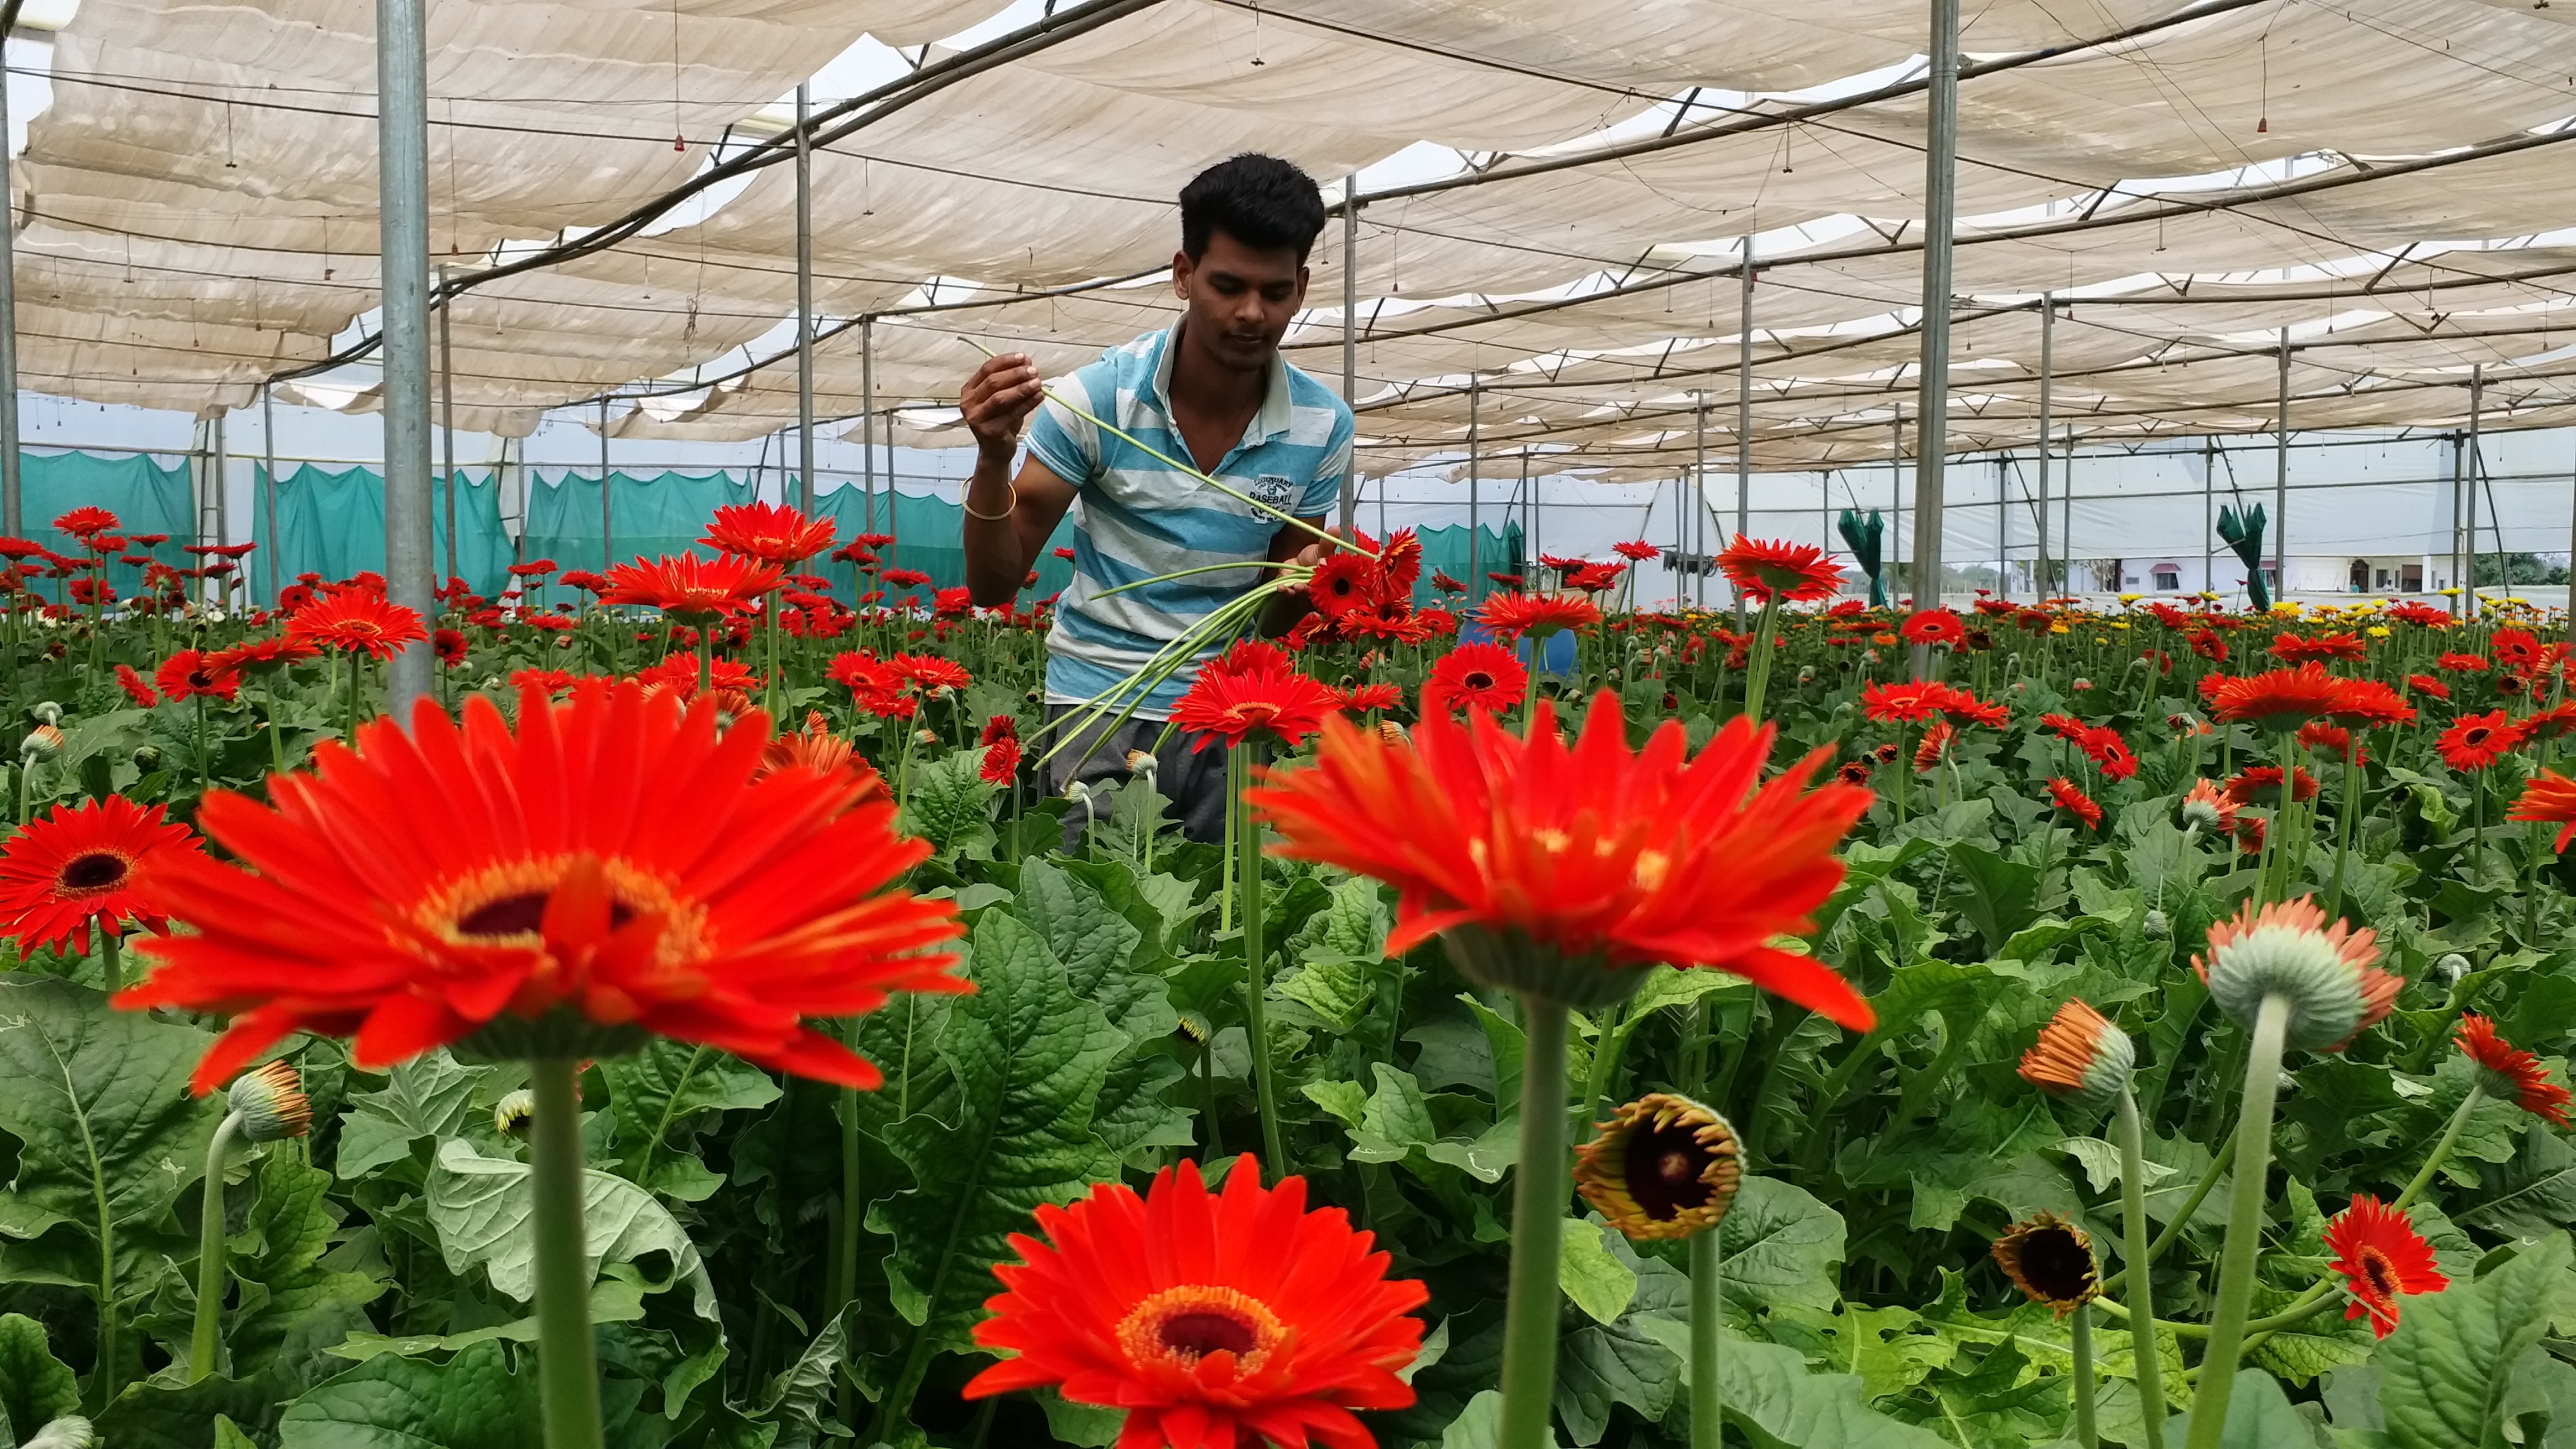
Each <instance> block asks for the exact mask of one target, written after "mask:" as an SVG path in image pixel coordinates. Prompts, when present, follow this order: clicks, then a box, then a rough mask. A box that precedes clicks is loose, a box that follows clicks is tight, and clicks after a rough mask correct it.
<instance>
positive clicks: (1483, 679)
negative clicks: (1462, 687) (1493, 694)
mask: <svg viewBox="0 0 2576 1449" xmlns="http://www.w3.org/2000/svg"><path fill="white" fill-rule="evenodd" d="M1466 685H1467V687H1468V688H1469V689H1491V688H1493V687H1494V676H1492V675H1490V674H1487V673H1486V672H1485V671H1483V670H1481V669H1470V670H1468V671H1467V679H1466Z"/></svg>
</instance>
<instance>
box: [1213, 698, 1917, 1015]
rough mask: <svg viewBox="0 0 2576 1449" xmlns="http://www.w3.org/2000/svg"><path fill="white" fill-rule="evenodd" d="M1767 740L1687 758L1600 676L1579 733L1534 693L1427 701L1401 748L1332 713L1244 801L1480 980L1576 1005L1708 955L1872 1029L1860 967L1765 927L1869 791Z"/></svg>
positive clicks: (1830, 872) (1778, 927)
mask: <svg viewBox="0 0 2576 1449" xmlns="http://www.w3.org/2000/svg"><path fill="white" fill-rule="evenodd" d="M1772 737H1773V731H1772V730H1771V728H1770V727H1768V726H1764V727H1763V728H1761V729H1760V730H1756V729H1755V728H1754V726H1753V723H1752V722H1751V721H1750V720H1747V719H1745V718H1743V717H1742V716H1738V717H1737V718H1735V719H1733V720H1730V721H1728V723H1727V724H1726V726H1725V727H1724V728H1723V729H1721V730H1720V731H1719V732H1718V734H1717V737H1716V738H1715V739H1713V740H1711V741H1710V742H1709V743H1708V745H1707V746H1706V747H1705V748H1703V749H1702V750H1701V751H1700V753H1699V755H1698V757H1697V758H1696V759H1691V758H1687V746H1686V745H1685V744H1684V743H1683V733H1682V727H1681V724H1680V722H1679V721H1676V720H1666V721H1665V722H1664V723H1663V724H1662V725H1660V726H1659V727H1657V729H1656V730H1655V732H1654V734H1653V735H1652V736H1650V737H1649V738H1648V739H1647V741H1646V744H1645V747H1644V748H1643V749H1641V750H1639V751H1637V752H1636V753H1634V754H1631V753H1630V752H1629V749H1628V742H1627V726H1626V724H1625V723H1624V722H1623V721H1622V719H1621V718H1620V710H1619V698H1618V696H1617V695H1615V694H1612V693H1609V692H1608V691H1604V692H1602V693H1601V694H1600V695H1599V696H1597V697H1596V698H1595V699H1594V700H1593V702H1592V710H1591V713H1590V715H1589V716H1588V717H1587V718H1586V719H1585V722H1584V726H1583V732H1582V735H1581V737H1580V738H1579V739H1578V740H1576V741H1575V742H1574V744H1573V745H1572V746H1571V747H1569V746H1568V745H1567V743H1566V741H1565V739H1564V737H1563V736H1562V735H1561V734H1560V733H1559V732H1558V730H1557V725H1556V712H1555V708H1554V706H1553V705H1552V704H1551V703H1549V702H1548V701H1544V700H1542V701H1540V703H1539V706H1538V710H1537V716H1536V718H1535V719H1533V720H1532V721H1531V722H1530V726H1529V731H1528V734H1527V735H1526V736H1525V737H1524V736H1516V735H1513V734H1509V733H1506V732H1505V731H1504V730H1503V729H1502V728H1501V727H1500V726H1498V725H1496V724H1495V723H1494V721H1493V717H1492V716H1490V715H1486V714H1475V715H1472V716H1470V717H1469V719H1468V721H1467V723H1466V724H1465V725H1463V726H1462V725H1460V724H1459V723H1458V722H1457V721H1455V720H1453V719H1450V718H1448V717H1447V716H1445V715H1442V714H1439V713H1436V712H1435V713H1433V714H1431V715H1429V716H1427V717H1425V718H1424V719H1423V721H1422V723H1421V724H1420V726H1419V727H1418V728H1417V729H1416V730H1415V732H1414V742H1413V747H1412V748H1410V749H1403V748H1394V747H1390V746H1388V745H1386V744H1384V743H1383V742H1381V741H1380V740H1378V739H1377V738H1376V737H1375V736H1370V735H1364V734H1362V733H1361V732H1360V731H1359V730H1358V729H1356V728H1354V727H1353V726H1351V725H1350V724H1348V723H1347V722H1345V721H1343V720H1342V719H1340V718H1339V717H1338V716H1337V717H1335V718H1332V719H1328V720H1326V721H1325V722H1324V740H1323V745H1322V747H1321V749H1320V750H1319V751H1318V753H1317V756H1316V761H1315V764H1314V766H1313V767H1312V768H1310V769H1294V770H1273V771H1270V772H1269V773H1268V774H1267V776H1266V777H1265V780H1264V783H1263V784H1262V785H1261V786H1260V787H1259V788H1257V789H1255V790H1253V791H1251V792H1250V793H1249V795H1248V797H1247V798H1248V799H1250V800H1251V801H1252V803H1253V804H1255V805H1256V806H1258V807H1259V808H1260V809H1261V811H1262V812H1263V814H1264V815H1265V816H1266V817H1267V818H1268V820H1269V822H1270V823H1271V825H1273V826H1274V827H1275V828H1277V829H1278V831H1279V832H1280V834H1281V836H1282V837H1283V838H1282V840H1281V843H1280V845H1279V846H1278V847H1277V848H1278V850H1279V852H1280V853H1281V854H1284V855H1291V856H1296V857H1300V858H1302V859H1307V860H1320V861H1325V862H1328V863H1330V864H1333V865H1338V866H1341V867H1343V868H1344V869H1346V870H1351V871H1354V872H1357V873H1359V874H1361V875H1367V876H1374V877H1375V878H1377V879H1379V880H1382V881H1386V882H1388V883H1389V884H1392V885H1393V886H1395V887H1396V890H1397V892H1398V895H1397V905H1396V924H1395V930H1394V931H1393V932H1392V933H1391V934H1390V935H1389V936H1388V938H1387V950H1388V952H1389V953H1390V954H1394V955H1401V954H1403V953H1404V952H1405V951H1407V950H1410V949H1411V948H1412V947H1414V946H1415V945H1417V944H1419V943H1421V942H1422V941H1424V940H1426V939H1428V938H1430V937H1431V936H1434V935H1443V936H1445V937H1446V938H1447V940H1446V944H1448V946H1449V947H1450V950H1451V954H1452V956H1453V957H1455V958H1457V959H1458V960H1459V962H1460V964H1461V967H1462V969H1465V970H1467V971H1468V972H1469V973H1470V974H1471V975H1475V976H1477V977H1478V978H1479V979H1480V980H1483V981H1485V982H1486V983H1487V984H1490V985H1498V986H1505V987H1509V988H1512V989H1515V990H1521V991H1526V992H1531V993H1533V994H1537V995H1542V996H1546V997H1549V998H1551V999H1554V1000H1558V1001H1564V1002H1567V1003H1569V1004H1572V1005H1577V1006H1581V1005H1584V1004H1586V1003H1587V1002H1588V1003H1591V1004H1596V1005H1597V1004H1599V1003H1600V1002H1603V1001H1607V1000H1616V999H1619V998H1620V997H1622V996H1624V995H1625V994H1626V993H1627V992H1628V991H1631V990H1633V989H1634V988H1635V986H1636V983H1637V981H1638V980H1639V979H1641V977H1642V976H1643V973H1642V972H1640V971H1636V970H1632V969H1623V968H1633V967H1640V966H1646V965H1651V964H1654V963H1656V962H1670V963H1672V964H1674V965H1676V966H1685V967H1687V966H1712V967H1718V968H1721V969H1724V970H1727V971H1732V972H1734V973H1735V974H1737V975H1739V976H1743V977H1745V978H1746V979H1748V980H1750V981H1752V982H1753V983H1754V984H1755V985H1756V986H1760V987H1762V988H1763V989H1765V990H1768V991H1774V992H1777V993H1779V994H1780V995H1782V996H1785V997H1787V998H1789V999H1790V1000H1792V1001H1795V1002H1797V1003H1798V1004H1800V1005H1802V1006H1806V1007H1809V1008H1811V1009H1813V1010H1815V1011H1818V1012H1821V1013H1823V1014H1824V1015H1826V1016H1829V1017H1831V1018H1833V1019H1834V1020H1835V1021H1838V1022H1841V1023H1842V1024H1844V1025H1845V1026H1849V1027H1853V1028H1855V1029H1858V1030H1867V1029H1868V1028H1869V1027H1870V1026H1871V1025H1873V1024H1874V1023H1875V1021H1876V1017H1875V1016H1874V1015H1873V1014H1872V1013H1871V1011H1870V1009H1869V1003H1868V1002H1866V1001H1864V1000H1862V999H1861V996H1860V993H1859V992H1857V991H1855V990H1853V989H1852V986H1851V983H1849V982H1847V981H1845V980H1843V978H1842V977H1840V976H1838V975H1836V974H1834V972H1833V971H1832V970H1831V969H1830V968H1829V967H1827V966H1825V965H1824V964H1822V963H1821V962H1818V961H1817V960H1815V959H1814V958H1813V957H1810V956H1802V955H1796V954H1793V953H1791V952H1788V951H1783V950H1781V949H1779V948H1777V947H1775V946H1773V945H1771V944H1770V943H1771V942H1772V940H1773V939H1774V938H1776V937H1778V936H1781V935H1783V934H1792V933H1796V932H1801V931H1804V930H1806V929H1808V928H1809V923H1808V920H1807V913H1808V912H1809V911H1812V910H1814V909H1815V908H1816V907H1817V906H1819V905H1821V904H1823V902H1824V901H1825V899H1826V897H1828V896H1830V895H1831V894H1832V893H1833V890H1834V887H1835V886H1836V885H1837V884H1838V883H1839V882H1840V881H1841V879H1842V874H1843V868H1842V863H1841V862H1840V861H1838V860H1836V859H1835V858H1834V856H1833V850H1834V847H1835V845H1836V844H1837V843H1838V842H1839V841H1840V840H1841V839H1842V837H1843V834H1844V832H1846V831H1848V830H1849V829H1851V827H1852V824H1853V823H1854V822H1855V821H1857V820H1858V819H1859V818H1860V816H1861V813H1862V812H1863V811H1865V810H1867V809H1868V808H1869V803H1870V799H1871V795H1870V792H1869V791H1867V790H1865V789H1859V788H1855V787H1853V786H1849V785H1844V784H1840V783H1833V784H1827V785H1823V786H1820V787H1818V788H1816V789H1814V790H1809V789H1808V788H1807V781H1808V778H1809V777H1810V776H1811V775H1813V774H1814V773H1815V772H1816V771H1817V769H1819V768H1820V767H1821V766H1822V765H1823V764H1824V762H1825V760H1826V758H1827V755H1828V752H1827V751H1823V750H1819V751H1817V752H1815V753H1813V754H1810V755H1808V756H1807V757H1806V758H1805V759H1803V760H1800V761H1798V762H1797V763H1796V764H1794V765H1791V766H1790V767H1789V768H1788V769H1787V770H1785V771H1783V772H1782V773H1781V774H1780V775H1778V776H1777V777H1775V778H1773V779H1771V780H1769V781H1768V782H1765V781H1763V780H1762V768H1763V765H1764V762H1765V761H1766V760H1767V759H1768V758H1769V756H1770V753H1771V741H1772Z"/></svg>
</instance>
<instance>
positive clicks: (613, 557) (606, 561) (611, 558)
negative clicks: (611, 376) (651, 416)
mask: <svg viewBox="0 0 2576 1449" xmlns="http://www.w3.org/2000/svg"><path fill="white" fill-rule="evenodd" d="M608 479H609V473H608V399H607V398H605V397H603V398H601V399H600V400H599V560H600V563H599V566H600V570H601V571H602V572H606V571H607V570H609V569H611V568H614V567H616V566H617V541H616V539H617V535H616V529H615V520H614V519H612V518H611V517H610V515H609V511H608Z"/></svg>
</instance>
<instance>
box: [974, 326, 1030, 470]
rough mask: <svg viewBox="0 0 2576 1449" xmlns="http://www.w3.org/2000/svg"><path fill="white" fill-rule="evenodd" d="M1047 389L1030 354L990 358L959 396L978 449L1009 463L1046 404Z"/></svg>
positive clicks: (1013, 354)
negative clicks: (1028, 426)
mask: <svg viewBox="0 0 2576 1449" xmlns="http://www.w3.org/2000/svg"><path fill="white" fill-rule="evenodd" d="M1045 389H1046V384H1045V383H1044V382H1043V381H1041V380H1040V379H1039V377H1038V365H1037V363H1036V362H1035V361H1033V360H1031V359H1030V358H1029V357H1028V356H1027V355H1026V354H1023V353H1018V352H1004V353H999V354H996V355H995V356H992V357H988V358H986V359H985V360H984V365H983V366H982V367H979V368H976V369H975V375H974V376H972V377H970V378H968V379H966V386H965V387H964V388H963V389H961V390H960V391H959V392H958V394H957V408H958V411H960V412H962V413H964V414H965V415H966V430H967V431H968V432H971V433H973V434H974V435H975V446H976V448H977V449H978V450H979V451H981V452H982V453H984V454H985V455H986V456H988V457H991V456H997V457H999V458H1001V459H1002V460H1003V461H1004V462H1005V463H1007V462H1008V461H1009V459H1010V456H1011V454H1012V453H1013V452H1014V451H1016V450H1017V449H1018V448H1019V445H1020V429H1021V428H1022V427H1023V426H1025V425H1026V424H1027V423H1028V420H1029V414H1030V413H1032V412H1035V411H1036V410H1037V406H1038V404H1039V403H1041V402H1043V401H1045V399H1046V392H1045Z"/></svg>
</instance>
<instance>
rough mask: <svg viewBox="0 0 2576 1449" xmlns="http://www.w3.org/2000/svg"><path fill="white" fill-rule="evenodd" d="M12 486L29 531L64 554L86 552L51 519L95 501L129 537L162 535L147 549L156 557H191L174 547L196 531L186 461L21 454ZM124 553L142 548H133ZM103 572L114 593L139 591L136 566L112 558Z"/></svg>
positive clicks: (183, 561)
mask: <svg viewBox="0 0 2576 1449" xmlns="http://www.w3.org/2000/svg"><path fill="white" fill-rule="evenodd" d="M18 487H19V490H20V491H19V509H20V518H21V519H22V521H24V522H25V524H26V525H27V537H28V538H30V539H32V540H34V541H35V542H37V543H41V544H43V545H44V546H45V547H47V548H50V549H52V550H53V551H54V552H56V553H59V554H62V555H64V556H66V557H68V558H82V557H85V556H86V554H85V553H84V551H83V550H82V548H81V546H80V544H79V542H78V541H77V540H76V539H74V538H73V537H72V536H71V535H70V534H68V533H65V532H63V531H62V530H60V529H58V528H56V527H54V525H53V521H54V520H55V519H57V518H60V517H61V516H62V515H64V514H66V513H69V512H71V511H72V510H73V509H75V508H80V507H84V506H95V507H99V508H104V509H106V510H108V511H109V512H111V513H113V514H115V515H116V521H117V528H118V530H119V531H120V532H122V533H125V534H127V535H129V536H130V535H133V534H137V533H159V534H167V535H168V536H169V539H170V541H169V542H168V543H165V544H162V545H160V546H159V547H157V548H154V549H152V550H151V553H152V556H153V557H155V558H158V559H160V560H161V561H162V562H164V563H167V564H170V565H172V566H173V567H177V568H185V567H187V566H189V565H191V564H194V563H195V562H196V560H195V559H193V558H191V557H189V556H188V555H187V554H185V553H182V552H180V545H182V544H185V543H189V542H192V541H193V540H194V539H195V537H196V534H195V526H194V525H193V524H192V523H191V522H190V521H189V520H190V515H191V512H192V510H193V508H194V506H195V505H194V503H193V502H192V498H191V495H190V493H189V489H188V465H187V464H186V462H184V461H173V462H166V463H165V462H163V461H161V460H160V459H158V458H155V457H152V456H151V455H149V454H145V453H124V454H116V455H103V454H98V453H21V454H20V455H19V463H18ZM125 552H126V553H128V554H141V553H143V552H144V550H143V549H141V548H139V547H136V548H128V549H126V550H125ZM107 577H108V580H109V582H111V583H113V584H114V585H115V586H116V592H117V593H118V594H119V595H120V596H123V595H129V594H136V593H140V592H142V589H143V570H142V568H141V567H140V566H139V565H127V564H110V565H108V569H107ZM43 587H44V589H45V592H46V596H47V597H49V598H59V597H60V596H61V592H62V590H61V585H59V584H46V585H43Z"/></svg>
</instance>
